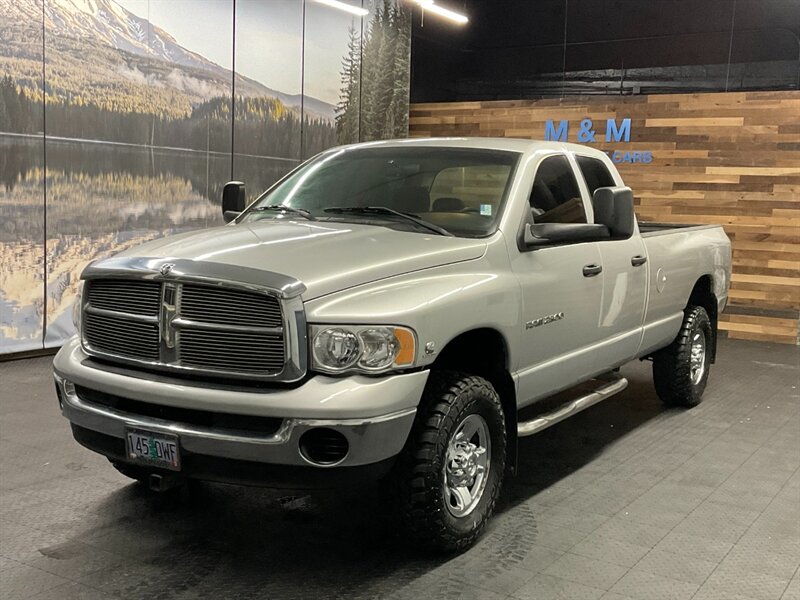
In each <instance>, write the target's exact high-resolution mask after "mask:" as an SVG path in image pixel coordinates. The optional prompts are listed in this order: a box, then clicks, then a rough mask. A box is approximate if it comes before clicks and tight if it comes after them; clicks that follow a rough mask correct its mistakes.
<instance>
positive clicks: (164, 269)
mask: <svg viewBox="0 0 800 600" xmlns="http://www.w3.org/2000/svg"><path fill="white" fill-rule="evenodd" d="M174 266H175V264H174V263H164V264H163V265H161V268H160V269H159V271H160V273H161V274H162V275H169V272H170V271H172V269H173V267H174Z"/></svg>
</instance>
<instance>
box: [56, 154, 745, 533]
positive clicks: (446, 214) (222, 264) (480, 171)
mask: <svg viewBox="0 0 800 600" xmlns="http://www.w3.org/2000/svg"><path fill="white" fill-rule="evenodd" d="M244 198H245V196H244V186H243V184H241V183H239V182H231V183H229V184H228V185H226V187H225V190H224V193H223V211H224V216H225V220H226V222H228V224H227V225H226V226H223V227H218V228H213V229H209V230H205V231H197V232H192V233H186V234H181V235H177V236H173V237H168V238H165V239H160V240H156V241H151V242H148V243H146V244H143V245H141V246H139V247H137V248H133V249H131V250H127V251H125V252H122V253H120V254H118V255H116V256H114V257H112V258H109V259H106V260H102V261H99V262H96V263H94V264H92V265H90V266H89V267H88V268H87V269H86V270H85V271H84V272H83V275H82V278H83V280H84V284H85V286H84V288H83V292H82V299H81V300H80V302H79V304H78V306H77V309H76V313H75V321H76V325H77V327H78V331H79V334H78V335H77V336H75V337H74V338H73V339H72V340H70V341H69V342H68V343H67V344H66V345H65V346H64V347H63V348H62V349H61V350H60V352H59V353H58V355H57V356H56V358H55V360H54V368H55V379H56V389H57V392H58V398H59V403H60V406H61V410H62V412H63V414H64V416H65V417H66V418H67V419H69V420H70V422H71V425H72V431H73V434H74V437H75V439H76V440H77V441H78V442H79V443H81V444H83V445H84V446H86V447H87V448H90V449H91V450H94V451H95V452H99V453H101V454H103V455H105V456H107V457H108V459H109V460H110V461H111V463H112V464H113V465H114V466H115V467H116V468H117V469H118V470H119V471H120V472H122V473H123V474H125V475H128V476H130V477H132V478H134V479H137V480H140V481H143V482H146V483H147V484H148V485H150V486H151V487H153V488H156V489H164V488H167V487H170V486H172V485H175V484H179V483H180V482H182V481H184V480H186V479H187V478H195V479H205V480H216V481H227V482H240V483H256V484H263V485H283V486H291V487H307V486H311V485H330V484H337V485H354V484H355V483H356V482H359V481H361V480H363V478H365V477H368V478H373V479H378V478H384V479H386V480H388V481H389V482H392V483H393V484H394V485H393V486H392V487H391V489H392V490H394V491H393V494H392V498H393V500H394V501H395V502H396V504H397V510H398V511H399V512H400V514H401V516H402V518H403V519H404V522H405V524H406V527H407V530H408V531H409V532H410V533H411V534H412V535H414V536H416V537H418V538H419V539H421V540H424V541H426V542H428V543H431V544H433V545H436V546H439V547H441V548H447V549H459V548H464V547H466V546H467V545H469V544H470V543H472V542H473V541H474V540H475V539H476V537H477V536H478V535H479V533H480V531H481V530H482V528H483V527H484V525H485V523H486V521H487V519H488V518H489V516H490V515H491V513H492V509H493V507H494V505H495V501H496V500H497V497H498V494H499V492H500V487H501V483H502V481H503V478H504V476H505V475H506V473H507V472H511V471H513V469H514V467H515V465H514V461H515V457H516V451H515V450H516V444H517V440H518V438H519V437H521V436H525V435H531V434H534V433H536V432H538V431H541V430H542V429H544V428H546V427H549V426H550V425H552V424H553V423H556V422H558V421H560V420H562V419H564V418H566V417H568V416H570V415H572V414H574V413H576V412H578V411H580V410H583V409H585V408H587V407H589V406H591V405H592V404H594V403H596V402H598V401H600V400H602V399H604V398H607V397H609V396H611V395H612V394H615V393H617V392H619V391H621V390H622V389H624V388H625V386H626V384H627V382H626V380H625V379H624V378H622V377H620V376H619V374H618V372H617V368H618V367H619V366H621V365H623V364H625V363H626V362H628V361H630V360H633V359H637V358H650V359H652V361H653V377H654V382H655V387H656V391H657V392H658V395H659V396H660V397H661V399H662V400H663V401H664V402H665V403H667V404H670V405H678V406H685V407H691V406H694V405H696V404H697V403H698V402H700V399H701V397H702V395H703V391H704V389H705V387H706V382H707V381H708V375H709V368H710V366H711V364H712V363H713V362H714V355H715V351H716V331H717V319H718V315H719V313H720V311H722V310H723V308H724V307H725V302H726V299H727V295H728V286H729V281H730V263H731V250H730V243H729V241H728V238H727V237H726V235H725V233H724V232H723V230H722V229H721V228H720V227H718V226H687V225H668V224H656V223H646V224H645V223H637V220H636V218H635V216H634V202H633V196H632V193H631V190H630V189H628V188H626V187H624V185H623V182H622V179H621V178H620V175H619V173H618V172H617V170H616V169H615V167H614V165H613V163H612V162H611V161H610V159H609V158H608V157H607V156H606V155H605V154H603V153H601V152H598V151H596V150H592V149H590V148H586V147H582V146H578V145H572V144H563V143H555V142H533V141H526V140H511V139H430V140H402V141H392V142H381V143H370V144H364V145H354V146H348V147H342V148H335V149H332V150H329V151H326V152H323V153H322V154H320V155H319V156H317V157H315V158H313V159H311V160H309V161H307V162H306V163H304V164H303V165H301V166H300V167H298V168H297V169H296V170H294V171H293V172H291V173H290V174H288V175H287V176H286V177H285V178H284V179H282V180H281V181H279V182H278V183H276V184H275V185H274V186H273V187H272V188H270V189H269V190H267V191H266V192H265V193H263V194H262V195H261V196H259V197H258V198H257V199H256V200H255V201H253V202H252V203H250V205H249V206H247V207H245V201H244ZM582 382H583V383H586V382H588V384H589V385H590V386H591V387H592V389H591V390H590V391H588V392H587V391H585V390H584V391H583V392H582V393H581V394H580V395H578V396H577V397H574V398H573V399H572V400H569V401H566V402H565V403H564V404H563V405H560V406H557V407H556V408H553V407H552V406H550V404H551V403H548V404H547V406H548V409H544V408H542V409H538V407H539V406H542V407H544V406H545V404H544V403H539V402H538V401H539V400H541V399H544V398H547V397H549V396H552V395H553V394H554V393H556V392H559V391H562V390H567V389H569V388H571V387H573V386H575V385H576V384H579V383H582ZM582 387H584V388H585V387H586V385H583V386H582ZM522 409H525V410H524V413H523V412H522ZM521 414H526V415H529V416H528V417H526V418H525V419H520V418H519V415H521Z"/></svg>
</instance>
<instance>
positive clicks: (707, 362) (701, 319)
mask: <svg viewBox="0 0 800 600" xmlns="http://www.w3.org/2000/svg"><path fill="white" fill-rule="evenodd" d="M692 316H693V317H694V318H693V319H692V326H691V328H690V329H689V339H688V341H689V344H688V347H687V348H685V349H684V352H685V354H686V360H687V361H689V365H690V366H691V360H692V339H693V338H694V335H695V334H696V333H702V334H703V337H704V338H705V353H704V355H703V377H701V378H700V381H698V382H697V383H694V382H693V381H692V378H691V368H689V381H688V385H690V386H691V391H692V404H693V405H696V404H699V403H700V400H701V399H702V397H703V392H705V390H706V384H707V383H708V374H709V370H710V369H709V367H710V366H711V344H712V343H713V338H712V332H711V320H710V319H709V318H708V313H706V311H705V309H704V308H701V307H696V308H695V309H694V311H693V315H692Z"/></svg>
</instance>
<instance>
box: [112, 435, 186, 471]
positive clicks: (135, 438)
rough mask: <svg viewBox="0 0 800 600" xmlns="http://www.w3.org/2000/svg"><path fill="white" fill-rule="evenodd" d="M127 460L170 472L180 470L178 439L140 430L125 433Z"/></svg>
mask: <svg viewBox="0 0 800 600" xmlns="http://www.w3.org/2000/svg"><path fill="white" fill-rule="evenodd" d="M125 445H126V449H127V454H128V460H130V461H133V462H137V463H143V464H146V465H148V466H151V467H160V468H162V469H170V470H172V471H180V470H181V453H180V446H179V445H178V437H177V436H174V435H168V434H163V433H153V432H150V431H142V430H140V429H128V430H127V431H126V432H125Z"/></svg>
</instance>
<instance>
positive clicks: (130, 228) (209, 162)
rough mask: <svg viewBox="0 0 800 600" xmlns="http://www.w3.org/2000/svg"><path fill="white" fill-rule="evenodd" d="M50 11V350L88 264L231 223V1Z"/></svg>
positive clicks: (176, 0) (126, 2) (104, 1)
mask: <svg viewBox="0 0 800 600" xmlns="http://www.w3.org/2000/svg"><path fill="white" fill-rule="evenodd" d="M45 2H46V9H47V10H46V19H45V35H46V44H47V45H46V50H47V51H46V67H47V89H48V103H47V108H46V114H47V134H48V135H47V179H48V195H47V216H48V221H47V265H48V277H47V307H48V310H47V332H46V337H45V345H47V346H50V345H58V344H60V343H62V342H63V341H64V339H66V337H68V336H69V335H71V333H72V329H73V328H72V323H71V318H70V316H71V310H70V309H71V304H72V302H73V300H74V297H75V293H76V290H77V283H78V281H79V275H80V272H81V270H82V269H83V268H84V267H85V265H86V264H87V263H88V262H89V261H91V260H93V259H95V258H99V257H103V256H107V255H109V254H112V253H116V252H119V251H121V250H124V249H125V248H129V247H131V246H134V245H137V244H139V243H141V242H143V241H146V240H150V239H154V238H156V237H160V236H162V235H168V234H172V233H176V232H179V231H184V230H188V229H194V228H198V227H207V226H210V225H214V224H218V223H220V222H221V216H220V215H221V213H220V209H219V201H218V197H219V191H220V190H221V186H222V184H223V183H224V182H225V181H227V179H228V178H229V176H230V151H231V125H230V123H231V120H230V104H231V81H232V79H231V72H230V67H231V61H232V53H233V2H232V0H206V1H204V2H203V3H202V10H197V7H198V4H197V3H196V2H192V1H191V0H169V1H167V0H149V1H148V0H119V1H117V2H114V1H113V0H96V1H95V2H86V3H81V2H73V3H63V2H58V1H56V0H45ZM187 15H192V18H191V19H187Z"/></svg>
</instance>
